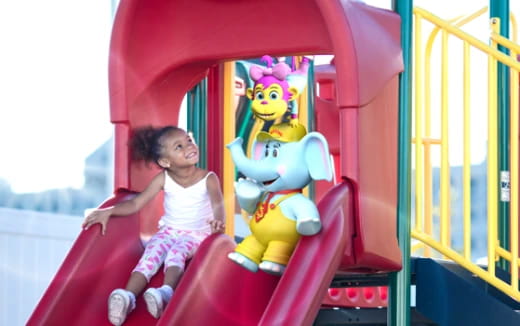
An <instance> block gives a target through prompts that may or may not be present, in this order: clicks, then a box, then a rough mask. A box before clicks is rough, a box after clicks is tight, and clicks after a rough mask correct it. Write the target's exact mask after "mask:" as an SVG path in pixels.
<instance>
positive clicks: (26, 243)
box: [0, 208, 83, 326]
mask: <svg viewBox="0 0 520 326" xmlns="http://www.w3.org/2000/svg"><path fill="white" fill-rule="evenodd" d="M82 221H83V218H82V217H79V216H70V215H56V214H49V213H40V212H33V211H24V210H15V209H8V208H0V325H9V326H18V325H25V323H26V322H27V319H28V318H29V317H30V316H31V314H32V312H33V310H34V308H35V307H36V304H37V303H38V301H39V300H40V298H41V296H42V294H43V292H44V291H45V289H46V288H47V286H48V285H49V283H50V281H51V280H52V278H53V277H54V274H55V273H56V271H57V270H58V268H59V266H60V265H61V263H62V261H63V259H64V258H65V255H66V254H67V252H68V251H69V249H70V247H71V246H72V244H73V242H74V240H75V239H76V237H77V236H78V234H79V232H80V231H81V222H82Z"/></svg>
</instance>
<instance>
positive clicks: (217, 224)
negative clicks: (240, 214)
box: [208, 219, 226, 233]
mask: <svg viewBox="0 0 520 326" xmlns="http://www.w3.org/2000/svg"><path fill="white" fill-rule="evenodd" d="M208 224H209V225H210V226H211V233H222V232H224V230H225V229H226V224H225V223H224V221H222V220H217V219H213V220H209V221H208Z"/></svg>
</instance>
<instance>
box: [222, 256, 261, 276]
mask: <svg viewBox="0 0 520 326" xmlns="http://www.w3.org/2000/svg"><path fill="white" fill-rule="evenodd" d="M228 258H229V259H231V260H232V261H234V262H235V263H237V264H239V265H240V266H242V267H244V268H245V269H247V270H249V271H251V272H253V273H256V271H258V265H257V264H256V263H255V262H254V261H252V260H251V259H249V258H247V257H246V256H244V255H242V254H239V253H238V252H230V253H229V254H228Z"/></svg>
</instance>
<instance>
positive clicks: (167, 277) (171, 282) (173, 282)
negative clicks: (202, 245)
mask: <svg viewBox="0 0 520 326" xmlns="http://www.w3.org/2000/svg"><path fill="white" fill-rule="evenodd" d="M183 272H184V271H183V270H182V269H181V268H180V267H179V266H170V267H167V268H166V270H165V271H164V282H163V283H164V285H168V286H170V287H171V288H172V289H173V290H175V288H176V287H177V283H179V279H180V278H181V275H182V273H183Z"/></svg>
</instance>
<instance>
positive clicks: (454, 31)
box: [411, 7, 520, 301]
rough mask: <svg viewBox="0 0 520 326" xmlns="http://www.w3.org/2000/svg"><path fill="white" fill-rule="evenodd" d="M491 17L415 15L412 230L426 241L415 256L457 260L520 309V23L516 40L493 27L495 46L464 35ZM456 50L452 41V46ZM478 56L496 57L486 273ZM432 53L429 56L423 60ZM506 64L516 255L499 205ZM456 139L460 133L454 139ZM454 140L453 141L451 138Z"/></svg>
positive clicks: (495, 22)
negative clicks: (434, 72)
mask: <svg viewBox="0 0 520 326" xmlns="http://www.w3.org/2000/svg"><path fill="white" fill-rule="evenodd" d="M486 11H487V8H482V9H480V10H479V11H477V12H475V13H473V14H472V15H469V16H467V17H462V18H461V17H458V18H456V19H453V20H451V21H445V20H442V19H441V18H439V17H437V16H435V15H433V14H431V13H430V12H427V11H425V10H424V9H421V8H417V7H416V8H414V15H415V19H414V23H415V38H414V42H415V46H414V51H415V53H414V58H415V68H414V71H415V75H414V78H415V82H414V86H415V101H414V106H415V108H414V119H415V120H414V121H415V122H414V129H415V130H414V138H413V139H412V142H413V143H414V144H415V145H414V148H415V206H416V207H415V211H414V212H415V217H414V221H415V224H414V226H413V229H412V232H411V234H412V238H414V239H416V240H418V241H419V242H417V243H415V244H414V245H413V247H412V249H413V250H418V249H421V248H424V251H423V254H424V255H426V256H429V250H430V248H431V249H434V250H435V251H436V252H438V253H439V254H441V255H442V256H443V257H445V258H448V259H451V260H453V261H455V262H456V263H458V264H460V265H461V266H462V267H464V268H466V269H468V270H469V271H470V272H472V273H474V274H475V275H477V276H478V277H480V278H482V279H483V280H485V281H486V282H488V283H489V284H491V285H493V286H494V287H496V288H497V289H499V290H500V291H503V292H504V293H506V294H507V295H509V296H510V297H512V298H514V299H515V300H518V301H520V291H519V290H518V284H519V281H518V274H519V267H520V266H519V263H520V257H519V237H518V228H519V221H518V214H519V204H518V199H519V195H520V194H519V185H518V183H519V178H520V176H519V149H520V144H519V139H518V138H519V132H520V131H519V119H520V117H519V112H518V111H519V109H520V108H519V99H518V97H519V94H518V92H519V71H520V63H519V62H518V57H517V55H518V53H520V46H519V45H518V44H516V43H515V41H516V19H515V18H514V16H513V15H511V25H512V26H513V32H512V40H513V41H511V40H509V39H507V38H504V37H502V36H500V35H499V33H498V31H499V24H500V21H499V19H497V18H493V19H491V30H492V32H491V34H490V36H489V39H490V41H489V44H485V43H484V42H482V41H480V40H478V39H476V38H475V37H473V36H471V35H469V34H468V33H466V32H464V31H462V30H461V29H460V28H459V27H461V26H462V25H464V24H466V23H468V22H469V21H472V20H473V19H475V18H477V17H479V16H481V15H482V14H483V13H485V12H486ZM424 22H428V23H430V24H431V25H432V26H433V29H432V32H431V34H430V36H429V38H428V39H427V42H426V43H425V45H422V34H423V29H424ZM439 33H440V35H441V56H440V63H441V72H440V73H441V74H440V84H441V89H440V95H439V100H440V106H439V110H438V112H433V109H432V107H431V104H430V102H431V89H432V85H431V81H430V79H431V76H430V65H431V60H432V55H431V53H432V48H433V42H434V39H435V36H436V35H437V34H439ZM450 37H454V38H456V39H458V40H459V41H460V42H462V45H463V47H462V57H463V61H464V62H463V66H462V89H463V93H462V94H461V98H462V138H463V142H462V143H463V149H462V153H461V154H462V156H463V162H462V188H463V191H462V225H463V234H462V243H463V245H462V252H458V251H457V250H455V249H453V248H452V245H451V238H452V235H451V229H450V227H451V224H452V223H453V222H454V221H452V219H451V215H452V209H454V208H452V207H451V200H452V198H451V193H452V189H451V187H452V186H451V182H450V179H451V176H450V168H451V166H450V157H449V146H450V142H449V137H450V131H451V129H449V128H448V126H449V123H448V121H450V120H452V119H451V118H450V117H451V116H452V115H453V114H454V112H456V111H457V110H453V108H450V101H449V98H451V97H456V96H457V94H455V90H454V87H453V86H452V84H453V83H454V81H453V80H452V78H451V75H450V73H451V70H450V69H449V63H450V62H449V61H448V58H450V59H451V58H453V55H451V53H450V56H448V45H449V42H448V40H449V38H450ZM450 42H451V41H450ZM497 45H502V46H504V47H506V48H508V49H509V53H510V54H509V55H507V54H505V53H503V52H501V51H499V50H498V49H497ZM472 49H478V50H480V51H481V52H483V53H484V54H485V55H487V57H488V71H487V73H488V83H487V87H488V94H487V97H488V103H487V110H488V111H487V115H488V122H487V137H488V140H487V172H486V173H487V215H488V230H487V231H488V232H487V243H488V246H487V255H488V257H487V259H488V262H489V264H488V266H487V267H482V266H480V265H478V264H476V263H474V262H472V254H471V243H472V233H471V208H472V206H471V204H472V201H471V160H470V157H471V150H470V149H471V131H472V130H471V127H472V126H471V116H472V110H471V109H472V108H471V86H472V83H471V81H472V78H471V77H472V75H471V70H472V67H471V64H470V58H471V50H472ZM423 51H424V53H423ZM498 62H501V63H503V64H504V65H506V66H508V67H509V71H510V78H511V90H510V93H511V98H510V119H511V121H510V165H511V169H510V171H509V173H510V234H509V239H510V245H509V247H510V248H511V249H504V248H502V247H501V246H500V244H499V242H498V234H497V233H498V232H497V230H498V227H497V221H498V220H497V216H498V200H499V196H498V195H499V193H498V187H499V180H498V162H497V152H498V137H497V135H498V132H497V123H498V118H497V64H498ZM434 113H435V114H439V115H440V121H441V122H440V139H434V138H433V137H432V135H431V120H432V114H434ZM454 134H455V133H454ZM451 137H453V136H451ZM431 146H439V148H440V155H441V156H440V196H439V198H440V213H439V225H438V229H437V230H435V232H438V234H437V235H435V234H434V231H433V229H434V228H433V226H432V224H433V222H432V220H433V204H432V198H433V197H432V190H433V189H432V161H431ZM473 240H474V242H475V241H480V242H482V241H486V240H484V239H473ZM499 258H503V259H505V260H507V261H509V262H510V266H511V267H510V270H509V272H510V275H511V281H510V282H505V281H503V280H501V279H499V278H498V277H497V276H496V270H495V269H496V267H495V262H496V261H497V260H498V259H499Z"/></svg>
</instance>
